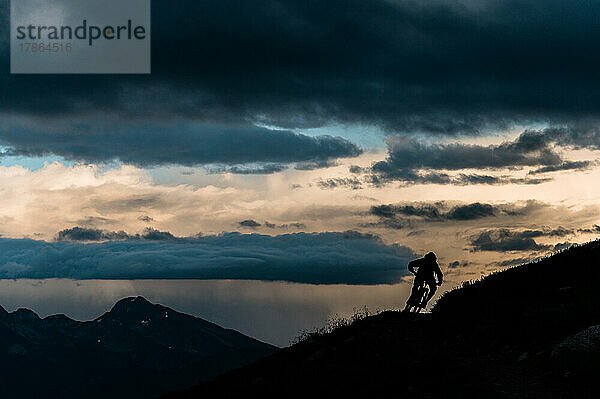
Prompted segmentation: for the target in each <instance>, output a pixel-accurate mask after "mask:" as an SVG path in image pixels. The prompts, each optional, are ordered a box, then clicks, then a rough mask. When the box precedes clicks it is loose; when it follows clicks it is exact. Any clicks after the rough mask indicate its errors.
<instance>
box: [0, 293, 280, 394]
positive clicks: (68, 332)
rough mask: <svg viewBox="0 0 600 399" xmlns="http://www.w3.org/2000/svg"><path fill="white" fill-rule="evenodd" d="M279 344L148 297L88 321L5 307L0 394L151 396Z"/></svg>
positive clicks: (0, 319)
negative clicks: (270, 343)
mask: <svg viewBox="0 0 600 399" xmlns="http://www.w3.org/2000/svg"><path fill="white" fill-rule="evenodd" d="M276 349H277V348H276V347H274V346H272V345H269V344H266V343H263V342H260V341H257V340H255V339H253V338H250V337H247V336H245V335H243V334H241V333H239V332H237V331H233V330H228V329H224V328H221V327H219V326H217V325H216V324H213V323H210V322H208V321H205V320H202V319H200V318H196V317H193V316H190V315H186V314H182V313H179V312H176V311H174V310H173V309H170V308H167V307H164V306H161V305H155V304H151V303H150V302H148V301H147V300H145V299H144V298H142V297H137V298H125V299H123V300H121V301H119V302H118V303H116V304H115V305H114V307H113V308H112V309H111V310H110V311H109V312H107V313H105V314H104V315H102V316H100V317H98V318H97V319H96V320H93V321H87V322H78V321H75V320H72V319H70V318H68V317H66V316H64V315H56V316H50V317H46V318H44V319H41V318H39V317H38V316H37V315H36V314H35V313H34V312H32V311H31V310H28V309H19V310H17V311H15V312H12V313H8V312H6V310H4V309H3V308H1V307H0V397H2V398H21V399H22V398H65V399H70V398H146V399H151V398H155V397H157V396H159V395H161V394H163V393H165V392H168V391H171V390H174V389H181V388H185V387H189V386H192V385H194V384H195V383H197V382H198V381H201V380H206V379H210V378H212V377H214V376H216V375H218V374H220V373H223V372H225V371H228V370H231V369H234V368H237V367H240V366H243V365H245V364H248V363H251V362H253V361H256V360H258V359H260V358H262V357H265V356H267V355H269V354H271V353H273V352H274V351H275V350H276Z"/></svg>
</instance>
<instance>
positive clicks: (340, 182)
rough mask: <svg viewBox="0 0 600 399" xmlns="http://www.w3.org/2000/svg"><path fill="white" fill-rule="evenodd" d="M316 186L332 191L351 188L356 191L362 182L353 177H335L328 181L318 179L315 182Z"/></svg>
mask: <svg viewBox="0 0 600 399" xmlns="http://www.w3.org/2000/svg"><path fill="white" fill-rule="evenodd" d="M317 186H319V187H320V188H322V189H334V188H340V187H343V188H352V189H354V190H358V189H361V188H362V182H361V181H360V180H358V179H357V178H353V177H336V178H330V179H320V180H318V181H317Z"/></svg>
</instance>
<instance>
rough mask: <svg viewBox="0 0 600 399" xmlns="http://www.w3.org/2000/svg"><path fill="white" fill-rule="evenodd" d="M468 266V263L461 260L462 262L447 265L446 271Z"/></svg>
mask: <svg viewBox="0 0 600 399" xmlns="http://www.w3.org/2000/svg"><path fill="white" fill-rule="evenodd" d="M469 264H470V263H469V262H468V261H466V260H463V261H459V260H455V261H454V262H450V263H448V269H458V268H462V267H468V266H469Z"/></svg>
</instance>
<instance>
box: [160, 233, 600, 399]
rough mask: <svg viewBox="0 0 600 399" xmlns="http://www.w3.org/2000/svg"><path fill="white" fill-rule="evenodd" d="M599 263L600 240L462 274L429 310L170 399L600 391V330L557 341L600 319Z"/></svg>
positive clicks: (319, 343)
mask: <svg viewBox="0 0 600 399" xmlns="http://www.w3.org/2000/svg"><path fill="white" fill-rule="evenodd" d="M599 266H600V242H592V243H589V244H586V245H582V246H578V247H573V248H571V249H569V250H567V251H564V252H562V253H559V254H556V255H554V256H552V257H550V258H547V259H544V260H541V261H538V262H535V263H531V264H528V265H524V266H519V267H515V268H512V269H510V270H506V271H504V272H501V273H497V274H493V275H491V276H488V277H486V278H484V279H482V280H481V281H478V282H475V283H469V284H465V286H464V287H462V288H460V289H456V290H454V291H451V292H449V293H447V294H446V295H444V296H443V297H442V298H441V299H440V300H439V301H438V303H437V304H436V306H435V307H434V309H433V311H432V313H431V314H422V315H414V314H410V315H407V314H402V313H399V312H393V311H390V312H385V313H382V314H379V315H377V316H372V317H368V318H365V319H363V320H359V321H356V322H354V323H353V324H351V325H349V326H345V327H341V328H339V329H337V330H335V331H333V332H332V333H329V334H324V335H315V336H312V337H311V338H309V339H307V340H305V341H303V342H300V343H298V344H296V345H294V346H292V347H290V348H286V349H283V350H281V351H279V352H277V353H275V354H274V355H272V356H270V357H268V358H265V359H263V360H261V361H259V362H257V363H255V364H253V365H250V366H247V367H244V368H242V369H240V370H236V371H233V372H229V373H227V374H225V375H222V376H220V377H217V378H216V379H215V380H214V381H212V382H208V383H203V384H201V385H199V386H197V387H195V388H193V389H191V390H188V391H184V392H179V393H174V394H171V395H169V396H167V397H168V398H169V399H174V398H203V397H211V398H213V397H216V398H224V397H231V398H242V397H244V398H245V397H282V396H284V397H340V398H342V397H383V396H384V395H385V397H387V396H389V395H390V392H393V393H394V394H393V396H396V397H431V398H437V397H443V398H446V397H451V398H458V397H461V398H463V397H492V398H507V397H514V398H522V397H540V398H541V397H544V398H562V397H573V398H579V397H599V394H600V387H598V386H596V385H595V383H594V382H595V375H596V374H597V373H598V371H600V361H597V360H598V359H600V332H598V336H593V335H592V336H590V331H592V330H588V332H586V334H587V335H585V334H584V335H585V337H586V339H587V340H586V341H584V344H583V345H580V346H575V347H574V348H575V349H573V348H571V347H569V345H571V344H572V343H573V342H576V339H577V337H579V336H576V337H575V338H573V339H571V341H568V342H569V343H570V344H569V345H566V344H563V346H562V347H563V348H567V349H569V350H563V351H559V350H558V349H557V348H560V347H559V346H558V344H560V343H561V342H562V341H564V340H565V339H566V338H567V337H570V336H572V335H574V334H576V333H578V332H580V331H582V330H584V329H586V328H587V327H590V326H593V325H597V324H600V296H599V295H598V293H597V290H596V288H595V287H596V284H597V283H598V282H600V267H599ZM594 331H595V330H594ZM599 331H600V329H599ZM580 335H581V334H580ZM590 337H591V338H590ZM565 345H566V346H565ZM595 345H596V346H595ZM571 346H572V345H571ZM581 348H583V349H582V350H583V352H582V351H581V350H580V349H581ZM578 351H579V352H578Z"/></svg>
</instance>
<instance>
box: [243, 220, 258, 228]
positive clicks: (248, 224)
mask: <svg viewBox="0 0 600 399" xmlns="http://www.w3.org/2000/svg"><path fill="white" fill-rule="evenodd" d="M239 225H240V226H242V227H250V228H253V229H255V228H257V227H260V226H262V225H261V224H260V223H258V222H257V221H256V220H252V219H248V220H244V221H241V222H240V223H239Z"/></svg>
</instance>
